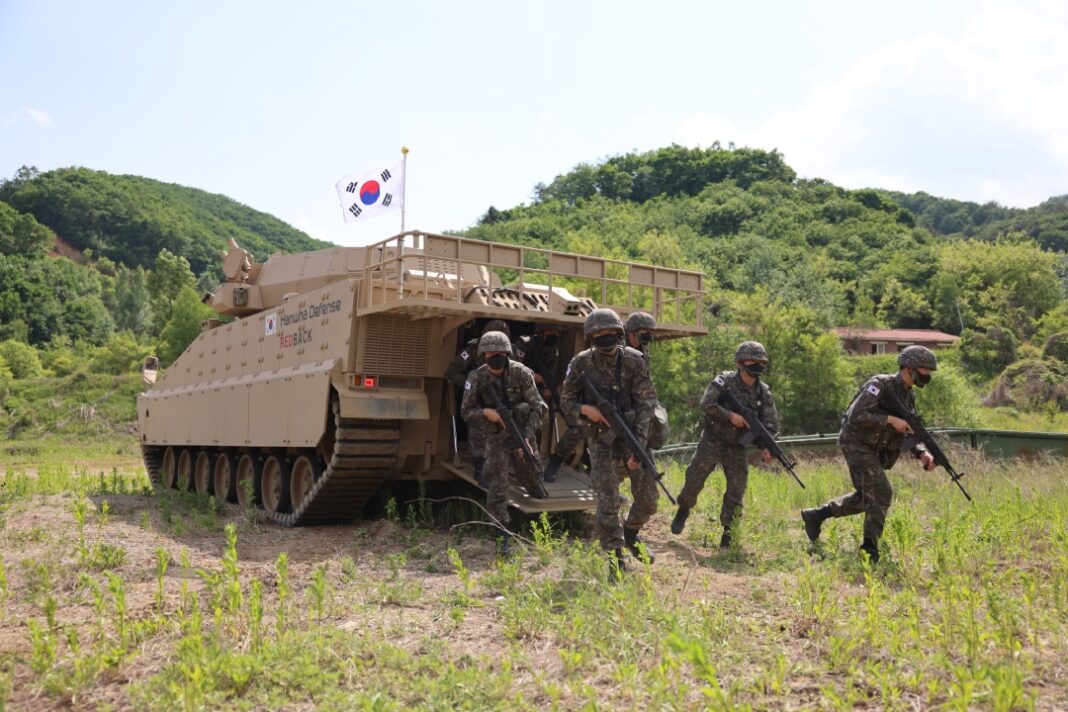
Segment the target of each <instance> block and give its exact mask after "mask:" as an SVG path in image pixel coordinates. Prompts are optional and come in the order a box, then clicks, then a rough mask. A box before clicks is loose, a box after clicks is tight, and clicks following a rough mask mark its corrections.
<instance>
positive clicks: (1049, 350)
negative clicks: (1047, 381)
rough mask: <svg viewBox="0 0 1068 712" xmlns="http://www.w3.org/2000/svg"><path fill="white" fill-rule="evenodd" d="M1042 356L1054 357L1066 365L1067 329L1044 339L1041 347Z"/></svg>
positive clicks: (1067, 350)
mask: <svg viewBox="0 0 1068 712" xmlns="http://www.w3.org/2000/svg"><path fill="white" fill-rule="evenodd" d="M1042 358H1044V359H1056V360H1057V361H1060V362H1061V363H1063V364H1065V365H1068V331H1062V332H1061V333H1059V334H1053V335H1052V336H1050V337H1049V338H1048V339H1046V345H1045V346H1043V347H1042Z"/></svg>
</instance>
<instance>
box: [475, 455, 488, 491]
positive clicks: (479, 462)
mask: <svg viewBox="0 0 1068 712" xmlns="http://www.w3.org/2000/svg"><path fill="white" fill-rule="evenodd" d="M485 465H486V458H484V457H476V458H475V482H477V483H478V486H479V487H481V488H482V489H485V488H486V482H485V481H484V480H483V479H482V468H483V467H484V466H485Z"/></svg>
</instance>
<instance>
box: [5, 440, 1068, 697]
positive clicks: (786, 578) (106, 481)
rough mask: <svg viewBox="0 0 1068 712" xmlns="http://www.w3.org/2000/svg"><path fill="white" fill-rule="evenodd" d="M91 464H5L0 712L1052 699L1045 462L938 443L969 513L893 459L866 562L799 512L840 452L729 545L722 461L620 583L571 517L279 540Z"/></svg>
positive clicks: (1053, 557)
mask: <svg viewBox="0 0 1068 712" xmlns="http://www.w3.org/2000/svg"><path fill="white" fill-rule="evenodd" d="M78 448H79V453H80V452H81V450H82V446H81V445H79V446H78ZM105 451H106V452H104V453H103V455H104V456H105V457H104V459H103V461H104V462H105V463H106V466H104V467H94V466H92V465H85V464H81V463H82V462H83V460H84V459H85V458H83V457H82V456H81V454H79V456H78V457H77V458H75V457H74V456H73V455H72V454H70V453H68V454H67V460H68V461H67V462H64V461H63V459H62V457H63V456H62V453H61V452H52V451H51V450H50V449H49V447H48V446H45V447H44V448H43V450H42V453H41V454H42V455H43V457H41V458H39V460H38V464H34V465H33V466H32V468H31V467H30V463H29V462H28V461H27V460H25V459H18V460H16V459H15V458H16V457H21V456H20V455H13V454H11V453H8V454H0V461H2V467H0V469H3V470H4V474H2V475H0V552H2V553H0V558H2V566H0V699H2V700H3V701H4V705H5V706H6V708H8V709H66V708H68V707H70V706H73V707H74V708H77V709H138V710H141V709H159V710H174V709H184V710H196V709H220V708H226V709H278V708H284V709H312V708H316V709H318V708H321V709H338V710H342V709H344V710H349V709H364V710H402V709H410V708H420V709H471V710H485V709H531V710H534V709H562V710H563V709H567V710H571V709H722V710H728V709H769V708H770V709H814V708H815V709H857V708H862V709H863V708H867V709H930V708H940V709H949V710H969V709H994V710H1008V709H1044V710H1055V709H1066V708H1068V658H1066V653H1068V627H1066V625H1068V527H1066V523H1068V522H1066V520H1068V486H1066V481H1068V463H1065V462H1063V461H1048V462H993V461H990V462H987V461H983V460H981V459H979V457H978V456H977V455H976V454H974V453H971V452H966V451H959V452H956V453H955V454H956V455H957V457H958V459H959V460H960V469H962V470H964V471H966V472H968V473H969V474H968V476H967V478H966V480H967V484H968V486H969V488H970V491H971V493H972V495H973V497H974V499H975V502H974V503H973V504H971V505H969V504H968V503H967V502H966V501H965V500H964V498H963V497H962V496H961V495H960V493H959V492H958V491H957V490H956V488H955V487H953V486H952V485H951V484H950V483H948V481H947V480H946V478H945V476H944V474H943V473H940V472H937V473H923V472H921V471H920V470H919V469H918V468H917V467H916V466H915V465H914V464H913V463H912V462H904V463H902V464H899V465H898V467H897V468H896V469H895V470H894V472H893V473H892V475H891V479H892V481H893V483H894V485H895V490H896V491H895V502H894V506H893V508H892V510H891V516H890V519H889V521H888V524H887V529H886V535H885V538H884V544H883V548H884V552H885V553H884V559H883V561H882V562H881V563H880V564H879V565H878V566H876V567H875V568H874V569H871V568H869V567H866V566H865V565H864V564H862V563H861V561H860V559H859V558H858V556H857V554H856V549H857V546H858V544H859V536H860V524H861V521H860V518H859V517H854V518H850V519H842V520H836V521H832V522H829V523H828V525H827V526H826V527H825V540H826V543H825V545H824V552H823V558H821V557H819V556H816V555H814V554H813V553H811V552H810V549H809V547H808V545H807V540H806V539H805V537H804V533H803V530H802V527H801V523H800V519H799V518H798V514H797V512H798V510H799V509H800V508H802V507H804V506H812V505H815V504H818V503H821V502H823V501H824V500H826V499H827V498H829V497H831V496H834V495H837V494H841V493H843V492H845V491H846V489H847V483H848V478H847V475H846V472H845V468H844V466H843V465H842V463H841V462H840V461H839V460H831V461H823V462H812V463H806V464H803V465H802V466H801V468H800V474H801V477H802V479H803V480H804V481H805V482H806V484H807V485H808V488H807V489H805V490H802V489H800V488H799V487H798V486H797V485H796V484H795V483H794V482H793V481H792V480H790V479H789V478H788V477H787V476H786V475H784V474H783V473H781V472H778V471H774V470H771V471H763V470H758V469H754V470H753V471H752V472H751V476H750V489H749V493H748V495H747V500H746V513H745V518H744V520H743V522H742V525H741V532H740V546H737V547H735V548H733V549H730V550H726V551H720V550H719V549H716V548H714V545H715V544H716V543H718V540H719V535H720V529H719V525H718V523H716V520H717V513H718V498H719V497H720V496H721V495H722V491H723V486H722V475H721V474H719V473H718V472H717V473H715V474H713V476H712V477H711V478H710V480H709V486H708V487H707V488H706V490H705V492H704V494H703V495H702V498H701V501H700V504H699V507H698V509H697V510H696V511H695V512H694V514H693V515H692V516H691V517H690V521H689V525H688V527H687V530H686V532H685V533H684V534H683V536H681V537H674V536H672V535H671V534H670V532H669V531H668V522H669V521H670V518H671V515H672V511H671V510H670V509H669V507H668V504H667V502H666V501H663V500H662V502H661V506H662V511H661V512H660V513H659V514H657V515H656V516H655V517H654V519H653V520H652V522H651V523H650V525H649V527H648V528H647V530H646V532H647V533H646V538H647V539H648V540H649V542H650V544H651V545H652V547H653V548H654V550H655V551H656V552H657V554H658V559H657V561H656V563H655V565H653V566H651V567H644V566H641V565H635V566H632V567H631V571H630V572H629V573H628V574H627V576H626V578H625V580H624V582H623V583H622V584H620V585H615V586H613V585H608V584H607V583H606V581H605V578H606V567H605V564H604V559H603V557H602V556H601V555H600V554H599V552H598V551H597V550H596V548H595V547H593V546H591V543H590V542H589V540H588V536H587V535H583V534H576V535H571V536H568V535H565V532H564V531H563V525H564V524H565V523H566V524H567V525H569V526H571V527H572V528H573V529H574V530H575V531H578V532H581V531H583V530H585V529H587V527H586V526H584V522H583V520H582V519H581V518H577V517H571V518H568V519H565V520H556V521H554V520H547V519H546V520H542V521H540V522H535V523H534V527H533V529H532V530H531V529H528V530H527V533H526V538H527V539H528V540H529V543H528V544H525V545H523V546H522V547H520V552H519V553H518V554H516V555H515V556H513V557H511V558H508V559H505V560H497V559H496V557H495V556H494V547H495V544H494V541H493V539H492V538H491V535H490V533H489V532H488V530H487V529H486V528H484V527H483V526H479V525H466V526H458V527H455V528H450V527H449V526H446V525H443V524H442V523H441V520H442V518H443V517H448V516H451V517H452V518H453V519H454V520H457V521H459V520H460V519H463V517H457V516H454V515H450V513H449V512H446V511H444V510H443V509H442V507H441V506H437V507H435V506H428V505H425V504H424V505H419V504H415V505H409V504H406V503H405V502H403V501H400V502H394V503H393V506H389V507H387V513H388V514H387V516H385V517H383V518H382V519H379V520H376V521H361V522H356V523H354V524H351V525H346V526H331V527H317V528H313V529H305V530H288V529H281V528H276V527H272V526H265V525H261V524H259V523H257V521H256V519H255V516H254V515H252V514H251V513H246V512H243V511H241V510H239V509H237V508H232V507H224V508H222V509H220V508H219V507H217V506H215V504H214V501H213V500H210V499H207V498H201V497H197V496H194V495H178V494H166V495H164V496H156V495H153V494H151V493H150V492H149V483H148V480H147V478H146V477H145V475H144V472H143V469H142V468H141V467H140V465H139V464H138V463H137V461H136V459H135V458H134V457H132V456H131V455H130V454H129V453H125V454H123V453H120V452H118V448H117V447H112V446H110V445H109V446H107V447H106V448H105ZM115 458H118V459H117V460H116V459H115ZM123 458H125V460H124V459H123ZM75 463H77V464H75ZM27 470H32V471H30V472H27ZM681 480H682V476H681V468H680V466H679V465H678V464H673V465H672V467H671V468H670V471H669V478H668V482H669V488H670V489H671V490H672V491H674V492H677V491H678V490H679V488H680V486H681Z"/></svg>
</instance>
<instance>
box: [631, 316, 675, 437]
mask: <svg viewBox="0 0 1068 712" xmlns="http://www.w3.org/2000/svg"><path fill="white" fill-rule="evenodd" d="M623 330H624V331H625V332H626V335H627V346H629V347H631V348H632V349H637V350H638V351H641V352H642V357H644V358H645V365H646V366H647V367H648V368H650V369H652V367H653V366H652V362H651V360H650V357H649V344H651V343H653V332H654V331H656V319H654V318H653V315H652V314H648V313H646V312H634V313H633V314H631V315H630V316H629V317H627V323H626V324H624V325H623ZM668 436H669V431H668V414H667V408H665V407H664V406H663V405H661V403H660V402H659V401H657V403H656V409H655V410H654V411H653V422H652V425H651V426H650V428H649V447H651V448H658V447H664V444H665V443H666V442H667V440H668Z"/></svg>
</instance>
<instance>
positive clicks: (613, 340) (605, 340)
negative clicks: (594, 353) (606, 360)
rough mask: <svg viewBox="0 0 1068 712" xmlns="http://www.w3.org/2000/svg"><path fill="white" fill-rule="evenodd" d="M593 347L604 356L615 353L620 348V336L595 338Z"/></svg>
mask: <svg viewBox="0 0 1068 712" xmlns="http://www.w3.org/2000/svg"><path fill="white" fill-rule="evenodd" d="M593 345H594V346H595V347H596V348H597V350H598V351H600V352H601V353H603V354H611V353H614V352H615V350H616V347H617V346H619V334H601V335H600V336H595V337H593Z"/></svg>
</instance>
